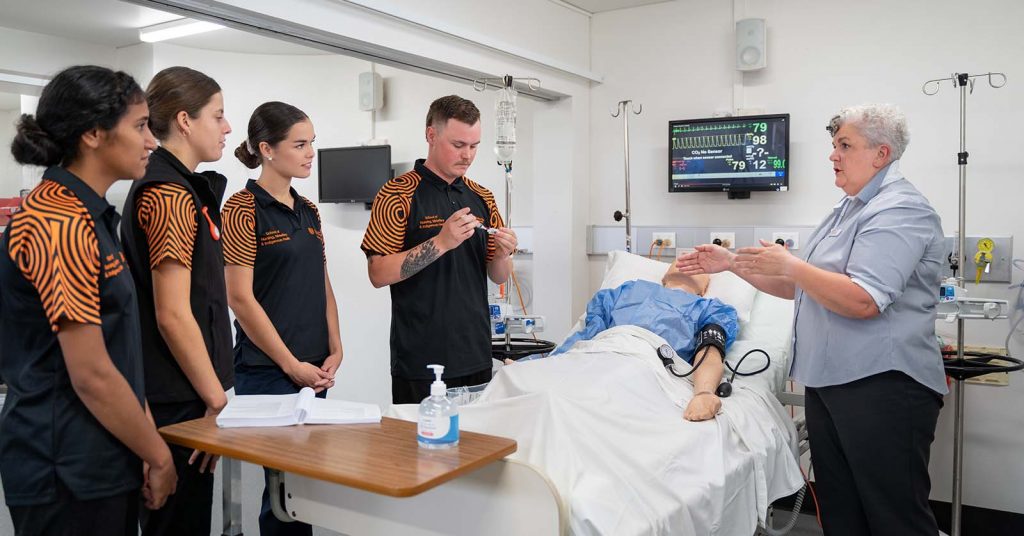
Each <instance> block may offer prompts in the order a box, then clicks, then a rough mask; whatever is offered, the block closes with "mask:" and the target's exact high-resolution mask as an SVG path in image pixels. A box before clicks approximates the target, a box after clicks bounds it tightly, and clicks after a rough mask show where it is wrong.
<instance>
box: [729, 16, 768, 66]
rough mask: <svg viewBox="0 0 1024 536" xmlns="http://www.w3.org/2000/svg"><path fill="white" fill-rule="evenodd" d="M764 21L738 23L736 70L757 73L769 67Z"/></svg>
mask: <svg viewBox="0 0 1024 536" xmlns="http://www.w3.org/2000/svg"><path fill="white" fill-rule="evenodd" d="M766 45H767V41H766V32H765V22H764V19H742V20H738V21H736V69H737V70H740V71H756V70H758V69H764V68H765V67H766V66H767V65H768V47H767V46H766Z"/></svg>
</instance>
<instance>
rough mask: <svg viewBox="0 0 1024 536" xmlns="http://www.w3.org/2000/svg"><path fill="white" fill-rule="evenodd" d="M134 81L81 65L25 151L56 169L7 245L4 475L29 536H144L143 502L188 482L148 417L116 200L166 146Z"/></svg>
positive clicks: (33, 129) (54, 85)
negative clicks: (122, 184) (123, 185)
mask: <svg viewBox="0 0 1024 536" xmlns="http://www.w3.org/2000/svg"><path fill="white" fill-rule="evenodd" d="M148 119H149V110H148V107H147V105H146V101H145V97H144V95H143V93H142V89H141V88H140V87H139V86H138V84H137V83H136V82H135V80H133V79H132V78H131V76H129V75H128V74H126V73H124V72H114V71H112V70H110V69H107V68H105V67H95V66H76V67H70V68H68V69H65V70H64V71H62V72H60V73H59V74H57V75H56V76H55V77H54V78H53V79H52V80H51V81H50V82H49V83H48V84H47V85H46V87H45V88H43V91H42V95H41V97H40V99H39V105H38V108H37V111H36V113H35V115H34V116H33V115H23V116H22V117H21V120H20V121H19V123H18V127H17V129H18V130H17V135H16V137H15V138H14V142H13V143H12V144H11V152H12V153H13V155H14V158H15V160H17V161H18V162H19V163H21V164H26V165H35V166H46V171H44V172H43V177H42V181H41V182H40V183H39V185H37V186H36V187H35V188H33V189H32V191H31V193H29V195H28V196H27V197H26V198H25V200H24V202H23V204H22V207H21V211H20V212H18V213H16V214H15V215H14V217H13V219H12V220H11V223H10V224H9V225H8V227H7V229H6V231H5V232H4V235H3V238H2V240H0V249H2V254H0V289H2V290H0V337H2V340H3V359H2V360H0V375H2V376H3V378H4V381H5V382H6V383H7V385H8V393H7V397H6V400H5V401H4V408H3V413H2V418H0V478H2V480H3V486H4V496H5V499H6V502H7V506H8V508H9V509H10V513H11V519H12V521H13V522H14V531H15V533H16V534H19V535H24V536H32V535H50V534H57V535H65V534H75V535H93V534H95V535H112V534H124V535H132V536H134V535H135V534H137V532H138V518H139V502H140V496H141V497H142V499H143V503H144V505H145V506H146V507H147V508H159V507H160V506H161V505H163V503H164V501H165V500H166V499H167V497H168V495H169V494H171V493H174V490H175V483H176V480H177V477H176V475H175V470H174V463H173V461H172V458H171V452H170V450H168V448H167V444H166V443H164V441H163V440H162V439H161V438H160V436H159V435H158V434H157V432H156V428H155V427H154V426H153V422H152V420H151V419H150V418H148V416H147V413H148V408H147V406H146V400H145V398H144V393H143V385H144V384H143V349H142V344H141V340H140V328H139V312H138V306H137V303H136V295H135V283H134V281H133V279H132V275H131V272H130V271H129V270H128V269H127V266H126V261H125V255H124V253H123V250H122V247H121V242H120V241H119V240H118V237H117V230H116V229H117V224H118V220H119V216H118V214H117V211H116V210H114V207H113V206H111V205H110V204H109V203H108V202H107V200H106V199H105V195H106V192H107V189H108V188H110V186H111V185H112V184H114V183H115V182H117V181H118V180H121V179H133V180H135V179H140V178H142V176H143V175H144V174H145V172H146V164H147V162H148V160H149V157H150V152H151V151H152V150H153V149H155V148H156V141H155V140H154V139H153V135H152V134H151V133H150V131H149V127H148V126H147V123H148Z"/></svg>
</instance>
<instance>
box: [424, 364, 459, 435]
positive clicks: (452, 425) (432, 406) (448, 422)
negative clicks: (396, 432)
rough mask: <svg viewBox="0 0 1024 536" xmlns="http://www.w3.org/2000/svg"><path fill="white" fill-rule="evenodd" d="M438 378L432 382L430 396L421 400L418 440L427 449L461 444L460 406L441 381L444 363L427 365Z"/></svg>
mask: <svg viewBox="0 0 1024 536" xmlns="http://www.w3.org/2000/svg"><path fill="white" fill-rule="evenodd" d="M427 368H429V369H432V370H433V371H434V376H435V377H436V379H435V380H434V383H432V384H430V396H428V397H427V398H424V399H423V402H420V412H419V423H418V425H417V426H416V441H417V442H418V443H419V444H420V447H423V448H426V449H447V448H452V447H454V446H456V445H458V444H459V406H458V404H456V403H455V402H453V401H451V400H449V399H448V397H447V396H446V395H447V391H448V389H447V387H446V386H445V384H444V382H443V381H441V374H443V373H444V366H442V365H427Z"/></svg>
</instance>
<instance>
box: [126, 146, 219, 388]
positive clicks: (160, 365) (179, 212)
mask: <svg viewBox="0 0 1024 536" xmlns="http://www.w3.org/2000/svg"><path fill="white" fill-rule="evenodd" d="M227 182H228V180H227V178H226V177H224V176H223V175H221V174H219V173H216V172H213V171H204V172H201V173H193V172H192V171H190V170H189V169H188V168H187V167H185V165H184V164H183V163H182V162H181V161H180V160H178V158H177V157H176V156H174V154H173V153H171V152H170V151H168V150H166V149H164V148H163V147H158V148H157V149H156V150H155V151H153V154H152V155H150V157H149V165H148V166H146V176H145V177H143V178H142V179H141V180H137V181H135V182H134V183H132V187H131V189H130V190H129V191H128V197H127V198H126V199H125V202H124V213H125V216H126V217H125V219H124V222H122V224H121V241H122V243H123V244H124V247H125V256H126V257H128V264H129V266H130V267H131V270H132V277H134V278H135V281H136V282H138V287H137V289H136V293H137V294H138V297H139V319H140V324H141V325H142V349H143V353H144V355H145V358H146V363H145V369H146V399H147V400H149V402H150V404H167V403H186V405H187V404H188V403H192V402H195V401H198V400H201V398H200V397H199V393H198V392H196V390H195V387H193V386H192V382H191V381H190V380H189V379H188V376H187V375H186V374H185V371H184V370H182V368H181V366H180V365H179V364H178V360H177V359H176V358H175V357H174V353H173V352H171V349H170V347H169V346H168V345H167V341H165V340H164V337H163V334H162V333H161V332H160V326H159V324H158V322H157V318H156V301H155V300H156V297H155V295H154V290H153V270H154V269H155V268H156V267H157V266H159V265H160V263H162V262H165V261H167V260H172V261H177V262H180V263H181V264H182V265H184V266H185V267H187V268H188V269H189V270H190V281H189V307H190V309H191V311H192V317H193V318H194V319H195V321H196V325H197V326H198V327H199V332H200V333H201V334H202V336H203V342H204V343H205V345H206V352H207V355H209V357H210V364H211V365H212V367H213V371H214V373H215V374H216V375H217V378H218V379H219V380H220V383H221V387H223V388H224V390H225V391H227V390H228V389H231V387H233V386H234V381H235V374H234V368H233V367H232V366H231V361H232V358H231V315H230V314H229V313H228V296H227V286H226V284H225V282H224V254H223V253H222V249H223V248H222V246H221V231H220V228H221V227H222V226H223V224H222V222H221V217H220V210H219V208H220V205H221V201H223V199H224V190H225V189H226V188H227Z"/></svg>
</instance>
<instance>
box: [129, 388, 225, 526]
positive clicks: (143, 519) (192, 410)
mask: <svg viewBox="0 0 1024 536" xmlns="http://www.w3.org/2000/svg"><path fill="white" fill-rule="evenodd" d="M149 410H150V411H151V412H152V413H153V420H154V421H156V426H157V428H159V427H161V426H167V425H169V424H176V423H179V422H184V421H190V420H192V419H198V418H201V417H203V416H204V415H206V404H205V403H204V402H203V401H202V400H194V401H190V402H170V403H161V404H152V403H151V404H150V405H149ZM168 446H169V447H170V448H171V457H172V458H174V467H175V469H176V470H177V472H178V487H177V490H176V491H175V492H174V494H173V495H171V496H169V497H167V502H166V503H164V507H163V508H161V509H159V510H150V509H148V508H146V507H145V506H142V507H140V508H139V521H140V523H139V524H140V525H141V526H142V534H143V535H144V536H157V535H166V536H179V535H192V534H195V535H203V536H206V535H207V534H210V515H211V513H212V509H213V473H211V472H209V468H207V472H204V473H200V472H199V466H200V465H202V456H200V457H199V458H197V459H196V462H195V464H193V465H189V464H188V459H189V458H190V457H191V456H192V451H193V449H191V448H187V447H181V446H178V445H174V444H169V445H168Z"/></svg>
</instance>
